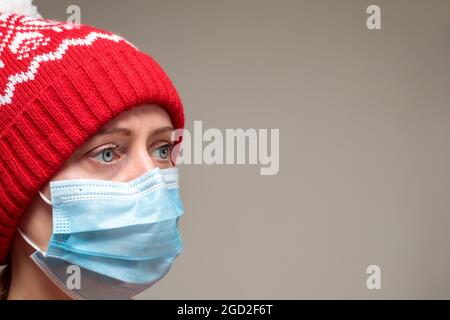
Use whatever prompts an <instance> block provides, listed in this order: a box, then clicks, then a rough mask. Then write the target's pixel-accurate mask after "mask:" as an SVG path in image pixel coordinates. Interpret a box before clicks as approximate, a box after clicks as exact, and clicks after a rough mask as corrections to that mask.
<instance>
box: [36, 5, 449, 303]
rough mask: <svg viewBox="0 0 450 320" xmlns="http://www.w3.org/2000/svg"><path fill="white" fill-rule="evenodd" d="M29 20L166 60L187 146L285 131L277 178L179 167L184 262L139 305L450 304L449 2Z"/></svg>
mask: <svg viewBox="0 0 450 320" xmlns="http://www.w3.org/2000/svg"><path fill="white" fill-rule="evenodd" d="M35 3H36V4H37V5H38V7H39V9H40V11H41V13H42V14H43V15H44V16H45V17H47V18H54V19H60V20H65V19H66V18H67V14H66V7H67V6H68V5H70V4H78V5H79V6H80V7H81V14H82V15H81V19H82V23H86V24H92V25H95V26H98V27H101V28H105V29H109V30H111V31H114V32H116V33H118V34H120V35H123V36H124V37H126V38H127V39H129V40H130V41H132V42H134V43H135V44H136V45H137V46H138V47H140V48H141V49H142V50H144V51H147V52H149V53H150V54H151V55H152V56H154V57H155V58H156V59H157V60H158V61H159V62H160V64H161V65H162V66H163V67H164V68H165V69H166V71H167V72H168V73H169V75H170V76H171V78H172V79H173V81H174V83H175V84H176V86H177V88H178V90H179V92H180V94H181V96H182V98H183V100H184V103H185V107H186V113H187V128H188V129H192V127H193V121H194V120H203V125H204V128H209V127H214V128H219V129H226V128H279V129H280V171H279V174H278V175H275V176H260V175H259V169H258V167H257V166H251V165H247V166H236V165H235V166H233V165H228V166H206V165H190V166H189V165H185V166H182V167H181V178H182V196H183V199H184V202H185V209H186V214H185V216H184V218H183V220H182V222H181V229H182V233H183V238H184V241H185V251H184V253H183V255H182V256H180V257H179V258H178V260H177V262H176V263H175V265H174V267H173V268H172V270H171V272H170V273H169V274H168V275H167V276H166V277H165V278H164V279H163V280H162V281H161V282H159V283H158V284H156V285H155V286H154V287H153V288H151V289H150V290H148V291H147V292H145V293H143V294H142V295H140V297H141V298H149V299H162V298H164V299H165V298H173V299H178V298H192V299H195V298H211V299H216V298H224V299H227V298H238V299H239V298H256V299H259V298H274V299H278V298H287V299H297V298H298V299H304V298H324V299H328V298H344V299H346V298H370V299H372V298H373V299H379V298H388V299H390V298H450V257H449V255H450V234H449V230H450V197H449V190H450V144H449V138H450V59H449V58H450V1H448V0H443V1H439V0H431V1H413V0H410V1H406V0H405V1H400V0H396V1H364V0H359V1H358V0H354V1H331V0H329V1H318V0H309V1H300V0H296V1H286V0H283V1H275V0H272V1H265V0H258V1H257V0H243V1H237V0H232V1H222V0H221V1H219V0H213V1H212V0H183V1H181V0H179V1H174V0H169V1H168V0H158V1H148V0H145V1H135V0H129V1H101V0H97V1H95V0H94V1H93V0H90V1H66V0H64V1H61V0H58V1H51V0H35ZM369 4H378V5H380V6H381V10H382V11H381V12H382V30H380V31H369V30H367V28H366V26H365V20H366V17H367V14H366V8H367V6H368V5H369ZM370 264H377V265H379V266H380V267H381V270H382V278H381V281H382V289H381V290H374V291H370V290H368V289H367V288H366V277H367V275H366V273H365V271H366V267H367V266H368V265H370Z"/></svg>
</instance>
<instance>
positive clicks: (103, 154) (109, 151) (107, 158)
mask: <svg viewBox="0 0 450 320" xmlns="http://www.w3.org/2000/svg"><path fill="white" fill-rule="evenodd" d="M116 157H117V155H116V151H115V149H114V148H111V147H109V148H106V149H103V150H101V151H99V152H98V153H97V154H96V155H95V156H94V157H93V158H94V159H95V160H97V161H100V162H112V161H113V160H114V159H115V158H116Z"/></svg>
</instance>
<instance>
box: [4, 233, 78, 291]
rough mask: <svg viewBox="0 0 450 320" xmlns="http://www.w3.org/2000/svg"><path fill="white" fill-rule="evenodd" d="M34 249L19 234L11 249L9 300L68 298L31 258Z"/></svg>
mask: <svg viewBox="0 0 450 320" xmlns="http://www.w3.org/2000/svg"><path fill="white" fill-rule="evenodd" d="M33 252H34V251H33V249H31V248H30V246H29V245H28V244H27V243H26V242H25V241H24V240H23V239H22V237H21V236H20V235H19V234H17V235H16V237H15V238H14V244H13V246H12V251H11V260H10V261H11V267H12V269H11V270H12V272H11V285H10V289H9V293H8V297H7V299H8V300H67V299H70V298H69V297H68V296H67V295H66V294H64V292H63V291H62V290H60V289H59V288H58V287H57V286H56V285H55V284H53V282H52V281H51V280H50V279H49V278H48V277H47V276H46V275H45V274H44V272H42V270H41V269H40V268H39V267H38V266H37V265H36V264H35V263H34V261H33V260H31V258H30V255H31V254H33Z"/></svg>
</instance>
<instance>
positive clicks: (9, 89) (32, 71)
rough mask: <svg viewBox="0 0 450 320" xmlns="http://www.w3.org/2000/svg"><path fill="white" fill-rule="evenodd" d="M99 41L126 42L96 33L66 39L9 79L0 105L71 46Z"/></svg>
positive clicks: (58, 58)
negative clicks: (40, 68) (45, 63)
mask: <svg viewBox="0 0 450 320" xmlns="http://www.w3.org/2000/svg"><path fill="white" fill-rule="evenodd" d="M97 39H106V40H111V41H114V42H119V41H121V40H123V41H125V40H124V39H123V38H122V37H120V36H118V35H115V34H106V33H100V32H95V31H93V32H91V33H89V34H88V35H86V37H84V38H72V39H64V40H63V41H62V42H61V44H60V45H59V47H58V48H57V49H56V50H55V51H53V52H48V53H45V54H41V55H38V56H35V57H34V58H33V60H32V61H31V63H30V65H29V67H28V70H27V71H22V72H18V73H16V74H13V75H10V76H9V77H8V80H7V84H6V88H5V89H4V90H3V94H2V95H0V105H5V104H9V103H11V101H12V97H13V96H14V91H15V90H16V85H17V84H19V83H22V82H27V81H29V80H34V77H35V75H36V73H37V72H38V70H39V67H40V64H41V63H42V62H48V61H56V60H61V59H62V58H63V56H64V54H65V53H66V52H67V49H68V48H69V47H70V46H89V45H91V44H92V43H94V42H95V41H96V40H97Z"/></svg>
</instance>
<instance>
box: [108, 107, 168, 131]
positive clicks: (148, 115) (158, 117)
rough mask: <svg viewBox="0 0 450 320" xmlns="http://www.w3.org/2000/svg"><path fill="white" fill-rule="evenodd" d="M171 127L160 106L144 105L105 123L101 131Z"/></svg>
mask: <svg viewBox="0 0 450 320" xmlns="http://www.w3.org/2000/svg"><path fill="white" fill-rule="evenodd" d="M167 126H172V121H171V120H170V117H169V115H168V113H167V112H166V111H165V110H164V109H163V108H162V107H160V106H158V105H153V104H144V105H139V106H136V107H132V108H130V109H128V110H126V111H124V112H122V113H120V114H119V115H118V116H116V117H115V118H113V119H111V120H110V121H109V122H107V123H106V124H105V125H104V126H103V128H102V129H110V128H115V127H124V128H129V129H139V128H150V129H155V128H158V127H167Z"/></svg>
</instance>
